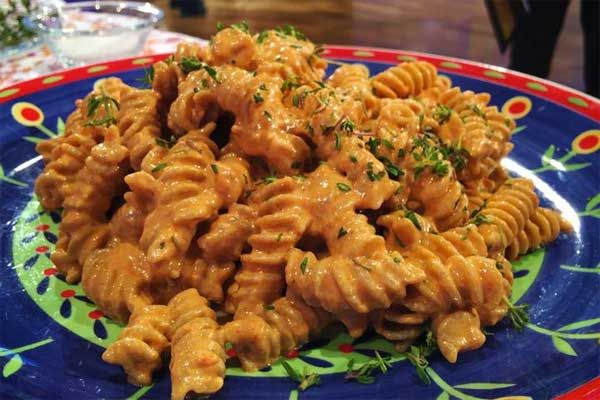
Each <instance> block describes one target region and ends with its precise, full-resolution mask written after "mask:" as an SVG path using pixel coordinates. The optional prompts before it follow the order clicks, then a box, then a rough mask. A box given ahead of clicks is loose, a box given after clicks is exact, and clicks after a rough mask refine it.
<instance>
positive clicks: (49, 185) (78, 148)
mask: <svg viewBox="0 0 600 400" xmlns="http://www.w3.org/2000/svg"><path fill="white" fill-rule="evenodd" d="M95 145H96V142H95V141H94V139H92V138H90V137H87V136H83V135H78V134H73V135H70V136H69V137H65V138H64V140H63V141H62V142H61V143H60V144H58V145H57V146H56V147H55V148H54V149H53V150H52V159H53V160H52V161H51V162H50V163H48V165H46V167H45V168H44V171H42V173H41V174H40V175H39V176H38V177H37V179H36V180H35V193H36V195H37V196H38V198H39V200H40V203H41V204H42V206H43V207H44V208H45V209H46V210H56V209H58V208H60V207H62V205H63V201H64V193H63V192H64V188H65V186H66V185H68V184H70V183H71V181H72V180H73V179H74V178H75V175H77V172H79V170H80V169H81V168H83V166H84V165H85V159H86V158H87V156H88V155H89V154H90V151H91V150H92V147H94V146H95Z"/></svg>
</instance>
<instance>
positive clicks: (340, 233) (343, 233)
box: [337, 226, 348, 239]
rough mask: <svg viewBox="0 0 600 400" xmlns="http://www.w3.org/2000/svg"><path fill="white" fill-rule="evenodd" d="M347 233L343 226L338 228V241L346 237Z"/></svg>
mask: <svg viewBox="0 0 600 400" xmlns="http://www.w3.org/2000/svg"><path fill="white" fill-rule="evenodd" d="M347 233H348V231H347V230H346V228H344V227H343V226H342V227H340V230H339V231H338V235H337V237H338V239H339V238H341V237H344V236H346V234H347Z"/></svg>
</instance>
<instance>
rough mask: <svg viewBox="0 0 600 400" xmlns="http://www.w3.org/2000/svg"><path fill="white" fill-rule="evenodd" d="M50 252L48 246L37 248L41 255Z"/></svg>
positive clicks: (36, 250)
mask: <svg viewBox="0 0 600 400" xmlns="http://www.w3.org/2000/svg"><path fill="white" fill-rule="evenodd" d="M48 250H49V247H48V246H38V247H36V248H35V252H36V253H40V254H42V253H46V252H48Z"/></svg>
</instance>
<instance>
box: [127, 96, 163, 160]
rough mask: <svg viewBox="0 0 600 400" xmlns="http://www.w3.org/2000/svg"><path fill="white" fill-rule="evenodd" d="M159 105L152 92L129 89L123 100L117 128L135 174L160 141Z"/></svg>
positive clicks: (157, 98)
mask: <svg viewBox="0 0 600 400" xmlns="http://www.w3.org/2000/svg"><path fill="white" fill-rule="evenodd" d="M158 102H159V95H158V94H157V93H156V92H154V91H152V90H140V89H136V88H132V87H128V88H127V89H125V90H124V91H123V94H122V96H121V102H120V109H119V116H118V121H119V122H118V127H119V130H120V131H121V135H122V137H123V144H124V145H125V147H127V149H128V150H129V160H130V163H131V166H132V167H133V169H135V170H139V169H140V166H141V163H142V159H143V158H144V157H145V156H146V154H148V152H149V151H150V150H151V149H152V148H153V147H154V146H156V145H157V144H156V139H157V138H159V137H160V133H161V132H160V121H159V118H158Z"/></svg>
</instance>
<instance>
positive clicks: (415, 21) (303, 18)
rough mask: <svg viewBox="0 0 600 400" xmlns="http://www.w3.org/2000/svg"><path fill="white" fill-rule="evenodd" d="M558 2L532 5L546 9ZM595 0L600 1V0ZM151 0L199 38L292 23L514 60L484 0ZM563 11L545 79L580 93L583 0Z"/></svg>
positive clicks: (168, 20)
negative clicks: (236, 27)
mask: <svg viewBox="0 0 600 400" xmlns="http://www.w3.org/2000/svg"><path fill="white" fill-rule="evenodd" d="M500 1H505V0H500ZM506 1H508V0H506ZM561 1H562V0H546V1H540V0H536V1H535V2H536V3H540V4H539V6H540V7H545V6H553V4H554V3H557V2H559V3H560V2H561ZM592 1H593V2H595V3H598V0H592ZM152 2H153V3H154V4H156V5H157V6H159V7H162V8H163V9H164V10H165V22H164V24H163V27H164V29H168V30H171V31H176V32H181V33H185V34H188V35H192V36H199V37H202V38H208V37H209V36H210V35H212V34H213V33H214V31H215V26H216V24H217V22H223V23H224V24H226V25H227V24H231V23H235V22H239V21H240V20H242V19H243V20H246V21H248V23H249V24H250V28H251V29H252V30H253V31H260V30H263V29H266V28H270V27H273V26H276V25H282V24H285V23H289V24H292V25H295V26H297V27H298V28H299V29H300V30H302V31H303V32H304V33H305V34H306V35H307V36H308V37H309V38H310V39H311V40H313V41H315V42H319V43H331V44H348V45H360V46H373V47H391V48H397V49H404V50H413V51H422V52H430V53H435V54H441V55H447V56H453V57H460V58H466V59H469V60H474V61H480V62H485V63H489V64H494V65H502V66H507V67H508V65H509V58H510V57H509V54H508V53H506V54H503V53H502V52H501V51H500V49H499V47H498V45H497V43H496V39H495V35H494V28H493V26H492V24H491V22H490V18H489V16H488V12H487V10H486V4H485V2H484V0H414V1H408V0H301V1H283V0H152ZM528 3H532V0H529V1H528ZM171 5H173V7H171ZM194 10H198V11H196V12H194ZM565 11H566V13H565V17H564V23H563V26H562V32H561V34H560V36H558V37H557V38H555V40H556V47H555V51H554V59H553V62H552V65H551V69H550V73H549V75H548V76H547V78H548V79H550V80H553V81H556V82H559V83H562V84H565V85H567V86H571V87H574V88H577V89H580V90H583V89H584V80H583V69H584V67H583V57H582V55H583V35H582V30H581V24H580V21H579V19H580V18H579V16H580V2H579V1H572V2H571V4H570V5H569V6H568V8H567V9H566V10H565ZM516 22H517V21H515V23H516ZM596 29H598V25H596ZM559 30H560V29H559Z"/></svg>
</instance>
